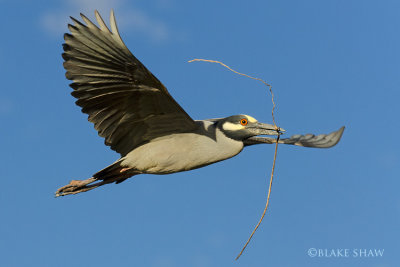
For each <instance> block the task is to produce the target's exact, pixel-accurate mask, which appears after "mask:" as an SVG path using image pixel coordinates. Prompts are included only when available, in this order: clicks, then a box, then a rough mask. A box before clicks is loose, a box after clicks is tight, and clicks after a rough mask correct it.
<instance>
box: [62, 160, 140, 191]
mask: <svg viewBox="0 0 400 267" xmlns="http://www.w3.org/2000/svg"><path fill="white" fill-rule="evenodd" d="M120 163H121V162H120V161H116V162H114V163H113V164H111V165H110V166H108V167H106V168H104V169H102V170H101V171H98V172H96V173H95V174H94V175H93V177H91V178H89V179H86V180H72V181H71V182H70V183H69V184H67V185H65V186H63V187H60V188H59V189H58V190H57V191H56V193H55V196H56V197H60V196H66V195H74V194H78V193H82V192H86V191H89V190H92V189H95V188H97V187H100V186H102V185H105V184H110V183H114V182H115V183H116V184H119V183H122V182H123V181H125V180H126V179H128V178H129V177H132V176H133V175H136V174H138V172H137V171H135V170H132V169H130V168H124V167H122V166H121V164H120Z"/></svg>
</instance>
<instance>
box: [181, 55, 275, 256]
mask: <svg viewBox="0 0 400 267" xmlns="http://www.w3.org/2000/svg"><path fill="white" fill-rule="evenodd" d="M195 61H204V62H211V63H218V64H220V65H222V66H224V67H225V68H227V69H229V70H230V71H232V72H234V73H236V74H239V75H242V76H245V77H248V78H250V79H253V80H258V81H261V82H262V83H264V84H265V86H267V87H268V88H269V92H270V93H271V99H272V105H273V106H272V112H271V114H272V122H273V123H274V126H275V128H276V129H279V127H278V126H276V123H275V116H274V110H275V107H276V105H275V101H274V93H273V92H272V86H271V85H270V84H269V83H267V82H265V81H264V80H262V79H260V78H256V77H252V76H250V75H247V74H244V73H240V72H238V71H236V70H234V69H232V68H230V67H229V66H227V65H225V64H224V63H222V62H221V61H217V60H210V59H200V58H195V59H192V60H189V61H188V62H189V63H191V62H195ZM279 136H280V135H278V137H277V138H276V144H275V154H274V161H273V163H272V170H271V178H270V180H269V188H268V194H267V203H266V204H265V208H264V211H263V213H262V215H261V218H260V220H259V221H258V223H257V225H256V227H255V228H254V230H253V232H252V233H251V235H250V237H249V238H248V239H247V242H246V244H245V245H244V246H243V248H242V250H241V251H240V253H239V254H238V255H237V257H236V259H235V260H238V259H239V258H240V256H241V255H242V254H243V252H244V250H245V249H246V247H247V245H248V244H249V243H250V240H251V239H252V237H253V235H254V233H255V232H256V231H257V229H258V227H259V226H260V224H261V222H262V220H263V219H264V216H265V213H266V212H267V209H268V204H269V197H270V195H271V188H272V180H273V178H274V171H275V162H276V155H277V153H278V142H279Z"/></svg>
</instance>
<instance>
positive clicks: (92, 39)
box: [56, 11, 344, 196]
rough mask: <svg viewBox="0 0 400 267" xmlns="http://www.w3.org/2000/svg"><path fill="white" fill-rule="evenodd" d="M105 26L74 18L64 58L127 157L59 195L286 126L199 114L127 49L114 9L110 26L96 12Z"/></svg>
mask: <svg viewBox="0 0 400 267" xmlns="http://www.w3.org/2000/svg"><path fill="white" fill-rule="evenodd" d="M95 15H96V19H97V22H98V24H99V27H97V26H96V25H95V24H93V23H92V22H91V21H90V20H89V19H88V18H87V17H85V16H84V15H82V14H81V16H82V19H83V21H84V22H86V25H84V24H82V23H80V22H79V21H77V20H76V19H74V18H71V19H72V20H73V22H74V25H68V28H69V30H70V31H71V34H68V33H67V34H65V35H64V39H65V44H64V45H63V47H64V53H63V55H62V56H63V58H64V60H65V62H64V68H65V69H66V71H67V72H66V77H67V79H69V80H72V81H73V83H72V84H71V87H72V88H73V89H74V91H73V92H72V95H73V96H74V97H75V98H77V99H78V100H77V101H76V104H77V105H78V106H80V107H82V112H84V113H87V114H88V115H89V121H90V122H92V123H94V127H95V128H96V130H97V131H98V133H99V135H100V136H102V137H104V138H105V144H106V145H108V146H110V147H111V149H113V150H115V151H116V152H118V153H120V154H121V158H120V159H119V160H117V161H116V162H114V163H113V164H111V165H110V166H108V167H106V168H105V169H103V170H101V171H99V172H97V173H95V174H94V175H93V177H91V178H89V179H86V180H82V181H78V180H73V181H71V182H70V184H68V185H66V186H64V187H62V188H60V189H58V190H57V192H56V196H63V195H68V194H76V193H79V192H85V191H88V190H91V189H93V188H96V187H99V186H101V185H104V184H108V183H112V182H116V183H120V182H122V181H124V180H126V179H127V178H129V177H131V176H133V175H137V174H143V173H150V174H169V173H175V172H181V171H187V170H192V169H196V168H200V167H203V166H206V165H209V164H212V163H215V162H218V161H221V160H225V159H228V158H231V157H233V156H235V155H237V154H238V153H240V151H242V149H243V147H245V146H250V145H254V144H261V143H267V144H272V143H275V139H273V138H268V137H257V136H258V135H280V134H281V133H283V132H284V130H283V129H280V128H277V127H275V126H274V125H271V124H264V123H259V122H258V121H257V120H256V119H254V118H253V117H251V116H248V115H235V116H230V117H227V118H221V119H208V120H198V121H196V120H193V119H192V118H191V117H190V116H189V115H188V114H187V113H186V112H185V111H184V110H183V109H182V108H181V107H180V106H179V105H178V103H176V102H175V100H174V99H173V98H172V96H171V95H170V94H169V93H168V91H167V89H166V88H165V87H164V85H163V84H162V83H161V82H160V81H159V80H158V79H157V78H156V77H155V76H154V75H153V74H152V73H151V72H150V71H148V70H147V69H146V67H145V66H144V65H143V64H142V63H141V62H140V61H139V60H138V59H137V58H136V57H135V56H133V55H132V53H131V52H130V51H129V50H128V48H127V47H126V46H125V44H124V43H123V41H122V39H121V37H120V35H119V33H118V29H117V25H116V22H115V17H114V13H113V12H112V11H111V18H110V24H111V31H110V29H109V28H108V27H107V26H106V24H105V23H104V21H103V19H102V18H101V17H100V15H99V13H98V12H97V11H96V12H95ZM343 130H344V127H342V128H340V129H339V130H338V131H336V132H332V133H331V134H329V135H318V136H315V135H312V134H308V135H294V136H292V137H291V138H288V139H280V141H279V143H283V144H292V145H298V146H306V147H320V148H322V147H324V148H326V147H331V146H334V145H335V144H336V143H337V142H338V141H339V140H340V138H341V136H342V133H343Z"/></svg>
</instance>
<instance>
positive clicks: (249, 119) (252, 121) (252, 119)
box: [245, 115, 257, 123]
mask: <svg viewBox="0 0 400 267" xmlns="http://www.w3.org/2000/svg"><path fill="white" fill-rule="evenodd" d="M245 116H246V118H247V120H248V121H249V122H251V123H255V122H257V120H256V119H254V118H253V117H252V116H249V115H245Z"/></svg>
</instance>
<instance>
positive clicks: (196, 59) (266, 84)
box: [188, 58, 278, 128]
mask: <svg viewBox="0 0 400 267" xmlns="http://www.w3.org/2000/svg"><path fill="white" fill-rule="evenodd" d="M195 61H203V62H211V63H218V64H221V65H222V66H224V67H225V68H227V69H228V70H230V71H232V72H234V73H236V74H239V75H242V76H245V77H247V78H250V79H253V80H257V81H260V82H262V83H263V84H265V86H267V87H268V88H269V92H270V93H271V99H272V105H273V106H272V122H273V123H274V126H275V128H278V127H277V126H276V123H275V116H274V110H275V107H276V105H275V101H274V93H273V92H272V86H271V85H270V84H269V83H267V82H266V81H264V80H263V79H260V78H256V77H252V76H250V75H247V74H244V73H241V72H238V71H236V70H234V69H232V68H231V67H229V66H227V65H225V64H224V63H222V62H221V61H218V60H210V59H202V58H195V59H192V60H189V61H188V62H189V63H191V62H195Z"/></svg>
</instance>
